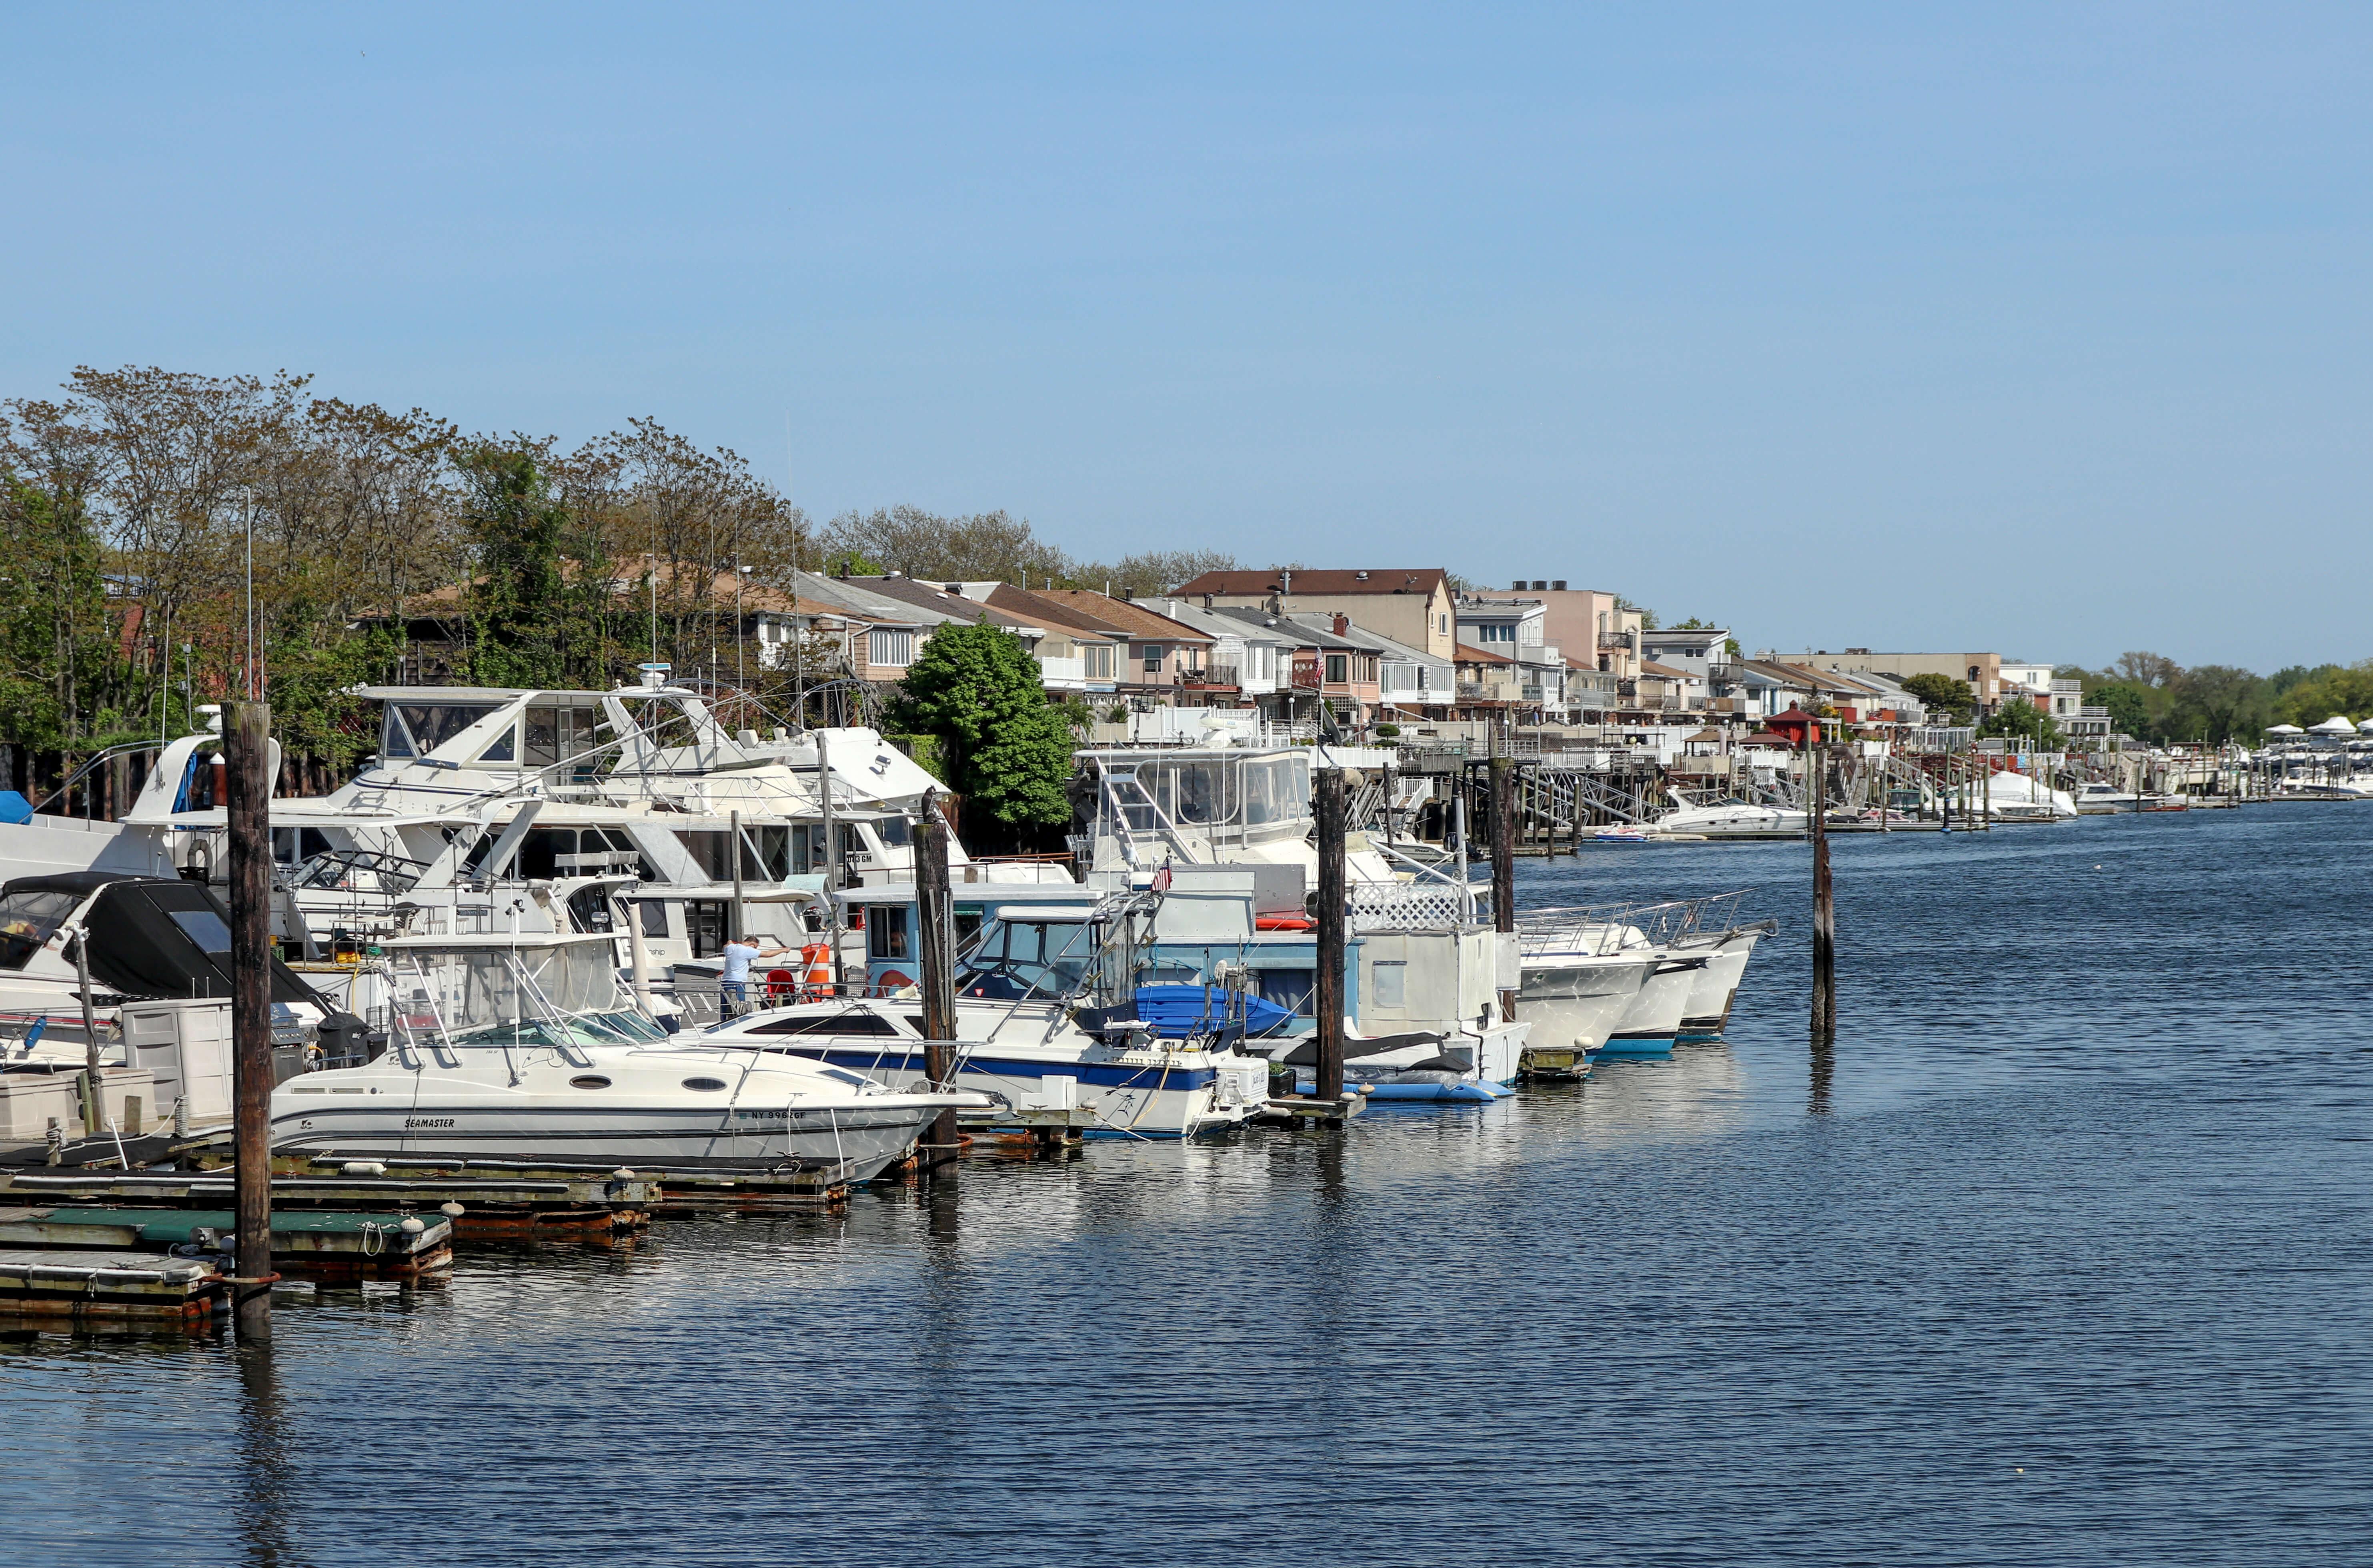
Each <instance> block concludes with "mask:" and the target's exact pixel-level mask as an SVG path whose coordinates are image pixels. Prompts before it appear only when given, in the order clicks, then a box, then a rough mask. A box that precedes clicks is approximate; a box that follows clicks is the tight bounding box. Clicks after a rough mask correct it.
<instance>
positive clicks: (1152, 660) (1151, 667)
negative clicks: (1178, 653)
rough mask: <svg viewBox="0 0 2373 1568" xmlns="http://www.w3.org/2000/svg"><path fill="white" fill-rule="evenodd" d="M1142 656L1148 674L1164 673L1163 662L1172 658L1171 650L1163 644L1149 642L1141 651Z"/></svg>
mask: <svg viewBox="0 0 2373 1568" xmlns="http://www.w3.org/2000/svg"><path fill="white" fill-rule="evenodd" d="M1140 657H1142V658H1143V659H1144V661H1145V669H1146V673H1148V674H1159V673H1161V672H1162V661H1163V660H1165V659H1167V658H1169V657H1170V649H1167V648H1165V647H1163V645H1162V644H1161V643H1158V642H1149V643H1147V644H1146V645H1145V646H1144V647H1143V648H1142V649H1140Z"/></svg>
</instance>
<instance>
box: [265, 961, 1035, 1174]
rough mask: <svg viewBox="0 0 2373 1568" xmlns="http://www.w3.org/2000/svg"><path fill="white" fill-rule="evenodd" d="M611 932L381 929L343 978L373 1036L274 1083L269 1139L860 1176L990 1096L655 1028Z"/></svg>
mask: <svg viewBox="0 0 2373 1568" xmlns="http://www.w3.org/2000/svg"><path fill="white" fill-rule="evenodd" d="M609 947H610V943H609V940H608V939H607V938H604V937H583V936H567V935H541V936H530V937H522V938H520V939H516V940H514V939H512V938H509V937H445V938H433V939H415V940H402V939H399V940H397V941H393V942H389V943H387V944H386V950H385V954H384V957H383V959H382V960H381V961H380V962H379V963H378V964H377V965H374V966H373V967H371V968H370V969H369V970H368V973H366V974H364V975H358V976H357V991H358V993H360V1001H361V1007H362V1009H365V1010H367V1017H368V1020H369V1022H371V1023H373V1024H376V1025H378V1026H379V1027H380V1028H382V1029H384V1030H385V1032H386V1035H387V1037H388V1045H387V1047H386V1049H385V1050H384V1051H383V1052H382V1053H381V1054H380V1055H379V1056H378V1057H377V1058H376V1059H372V1060H370V1061H368V1062H365V1063H362V1064H360V1065H357V1066H352V1067H343V1068H331V1069H328V1070H325V1071H320V1072H311V1073H307V1074H304V1075H302V1076H301V1077H298V1078H296V1079H292V1080H290V1081H289V1082H285V1083H283V1084H282V1085H281V1086H280V1087H279V1088H278V1089H276V1090H275V1091H274V1093H273V1096H272V1141H273V1147H274V1148H275V1150H280V1151H286V1152H288V1153H305V1154H309V1155H311V1156H313V1157H316V1158H322V1157H331V1156H345V1157H350V1158H371V1157H383V1156H386V1155H392V1154H403V1155H415V1156H417V1155H423V1154H427V1155H438V1156H445V1155H458V1156H462V1157H470V1158H494V1159H504V1160H539V1161H547V1162H550V1163H552V1164H591V1165H625V1166H629V1167H633V1168H637V1169H643V1170H669V1169H691V1170H738V1171H751V1172H790V1171H824V1172H829V1173H832V1174H834V1175H836V1176H838V1177H840V1178H841V1179H845V1180H849V1181H864V1180H868V1179H870V1178H871V1177H872V1176H875V1175H877V1174H879V1173H880V1172H881V1171H882V1170H883V1168H884V1167H885V1166H887V1165H889V1164H892V1163H894V1162H895V1161H897V1160H899V1159H901V1158H903V1157H904V1156H905V1155H906V1153H907V1152H908V1151H909V1150H911V1149H912V1148H913V1147H914V1144H915V1142H916V1141H917V1139H918V1138H919V1137H920V1136H921V1134H922V1131H923V1129H924V1128H925V1127H926V1126H928V1125H929V1122H930V1121H931V1119H932V1118H933V1117H937V1116H938V1115H939V1113H940V1112H941V1111H942V1110H946V1109H952V1108H956V1109H961V1108H971V1107H977V1106H985V1105H987V1104H988V1101H987V1100H986V1099H984V1098H983V1097H982V1096H980V1095H977V1094H961V1093H925V1094H916V1093H907V1092H902V1091H900V1090H897V1089H894V1088H892V1087H890V1086H889V1085H886V1084H883V1083H881V1082H875V1081H874V1080H872V1079H870V1078H868V1077H866V1076H865V1075H863V1074H861V1073H857V1072H851V1071H848V1070H846V1069H844V1068H840V1067H836V1066H832V1065H830V1064H827V1063H824V1062H817V1061H811V1060H808V1059H802V1058H796V1057H786V1056H783V1055H780V1054H777V1053H774V1052H768V1051H765V1050H761V1049H754V1048H745V1049H742V1050H739V1051H731V1052H729V1051H721V1050H719V1049H718V1048H716V1047H715V1046H714V1045H710V1046H707V1047H700V1048H694V1047H684V1046H682V1045H677V1044H672V1043H668V1042H667V1038H666V1036H663V1035H662V1034H661V1032H660V1029H659V1028H658V1026H657V1025H656V1024H653V1023H651V1021H650V1020H649V1018H648V1017H646V1016H645V1015H643V1014H642V1013H640V1012H637V1011H636V1010H635V1008H634V1007H633V1005H632V1002H631V1000H630V999H628V998H627V997H626V996H625V994H624V993H622V992H621V991H620V990H619V989H618V985H617V981H616V977H615V973H614V970H613V968H612V966H611V963H610V952H609Z"/></svg>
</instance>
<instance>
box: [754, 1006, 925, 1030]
mask: <svg viewBox="0 0 2373 1568" xmlns="http://www.w3.org/2000/svg"><path fill="white" fill-rule="evenodd" d="M742 1033H744V1034H749V1035H867V1036H883V1035H889V1036H895V1035H896V1034H897V1033H898V1025H896V1024H893V1023H891V1022H890V1020H888V1019H887V1018H884V1017H883V1016H882V1015H881V1014H880V1013H878V1012H866V1011H864V1010H863V1009H861V1008H859V1009H857V1010H855V1011H852V1012H827V1013H824V1014H821V1015H815V1014H810V1015H806V1016H802V1017H798V1018H773V1019H769V1020H767V1021H766V1023H764V1024H752V1025H751V1026H750V1027H749V1028H748V1029H746V1030H743V1031H742Z"/></svg>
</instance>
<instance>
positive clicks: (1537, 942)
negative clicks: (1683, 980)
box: [1516, 899, 1696, 957]
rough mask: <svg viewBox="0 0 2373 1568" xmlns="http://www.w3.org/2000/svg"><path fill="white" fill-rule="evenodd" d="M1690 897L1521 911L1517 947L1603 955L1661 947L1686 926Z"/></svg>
mask: <svg viewBox="0 0 2373 1568" xmlns="http://www.w3.org/2000/svg"><path fill="white" fill-rule="evenodd" d="M1695 902H1696V901H1695V900H1690V899H1675V900H1672V901H1669V902H1666V903H1661V904H1607V905H1593V906H1589V907H1568V908H1559V909H1535V910H1530V911H1527V912H1526V914H1525V918H1524V919H1523V921H1522V922H1521V923H1520V924H1519V925H1518V926H1517V928H1516V945H1517V951H1518V952H1519V953H1520V954H1523V955H1525V956H1526V957H1534V956H1543V955H1548V954H1584V955H1599V956H1604V955H1607V954H1616V953H1620V952H1622V951H1623V950H1624V949H1626V948H1632V947H1663V946H1666V945H1668V944H1669V943H1670V942H1672V941H1673V940H1674V939H1675V938H1676V937H1678V936H1679V935H1681V934H1682V933H1683V932H1684V931H1685V930H1689V929H1690V928H1689V916H1690V913H1691V906H1692V904H1693V903H1695Z"/></svg>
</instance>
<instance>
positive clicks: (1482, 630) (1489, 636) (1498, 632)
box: [1476, 625, 1516, 642]
mask: <svg viewBox="0 0 2373 1568" xmlns="http://www.w3.org/2000/svg"><path fill="white" fill-rule="evenodd" d="M1476 640H1477V641H1478V642H1514V641H1515V640H1516V628H1515V627H1514V626H1513V625H1511V626H1478V627H1477V628H1476Z"/></svg>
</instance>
